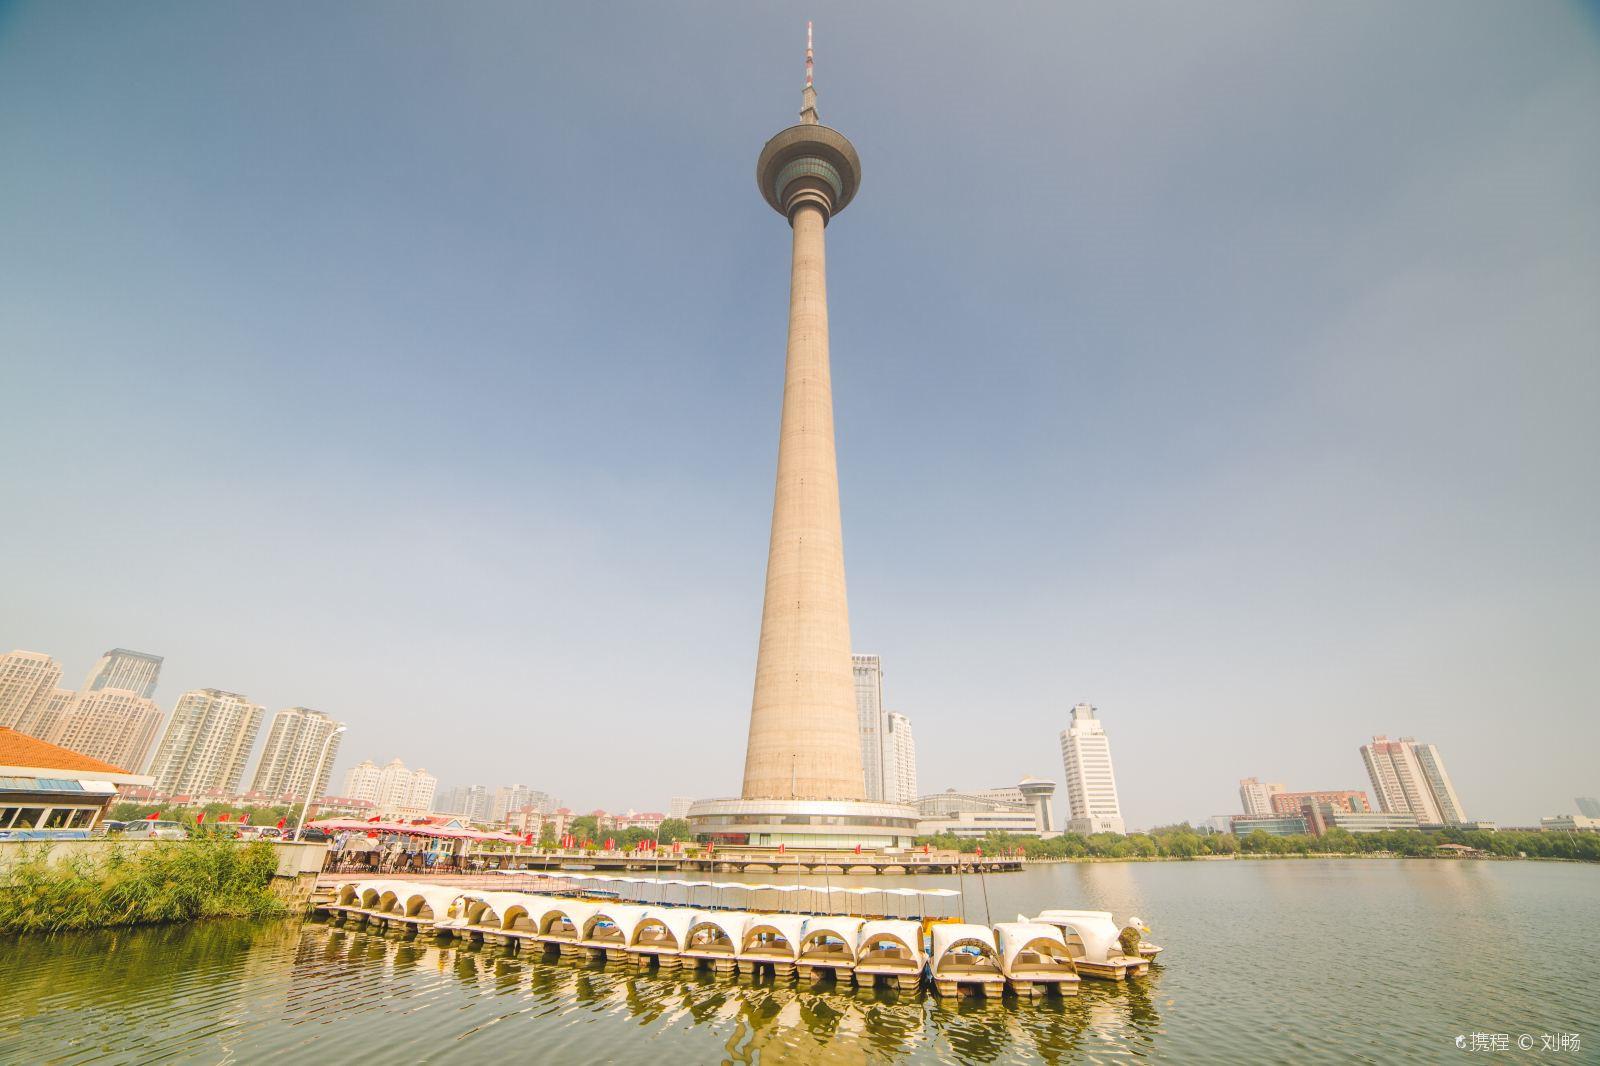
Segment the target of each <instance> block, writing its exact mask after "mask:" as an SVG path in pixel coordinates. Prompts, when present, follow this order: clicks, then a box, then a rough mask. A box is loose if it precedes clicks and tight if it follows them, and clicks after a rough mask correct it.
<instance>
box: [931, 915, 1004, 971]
mask: <svg viewBox="0 0 1600 1066" xmlns="http://www.w3.org/2000/svg"><path fill="white" fill-rule="evenodd" d="M964 943H972V944H975V945H977V946H981V947H984V948H987V949H988V951H989V954H990V955H992V956H994V957H995V958H996V959H998V958H999V957H1000V952H999V949H998V948H997V947H995V943H994V930H993V929H990V928H989V927H988V926H987V925H968V924H964V923H961V922H945V923H942V924H940V925H936V926H934V927H933V968H934V969H935V970H938V968H939V963H940V961H941V960H943V959H944V957H945V956H946V955H948V954H949V953H950V952H951V951H952V950H953V949H955V948H956V947H957V946H958V945H961V944H964Z"/></svg>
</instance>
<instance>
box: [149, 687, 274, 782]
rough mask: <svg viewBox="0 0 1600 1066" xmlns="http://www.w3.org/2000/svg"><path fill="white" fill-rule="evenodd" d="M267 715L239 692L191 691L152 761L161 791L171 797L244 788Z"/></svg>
mask: <svg viewBox="0 0 1600 1066" xmlns="http://www.w3.org/2000/svg"><path fill="white" fill-rule="evenodd" d="M262 713H263V709H262V708H261V707H259V706H258V705H256V704H254V703H251V702H250V701H249V700H248V699H246V698H245V697H243V696H241V695H239V694H238V693H237V692H223V691H221V690H220V689H214V688H202V689H195V690H193V691H191V692H185V693H184V694H183V695H182V696H181V697H180V698H179V700H178V705H177V706H176V707H174V708H173V710H172V720H171V721H170V722H168V723H167V732H166V734H165V735H164V736H163V737H162V738H161V746H160V747H158V748H157V749H156V757H155V758H154V759H153V760H151V762H150V770H149V773H150V776H152V777H154V778H155V779H156V781H155V787H156V789H157V790H158V791H161V792H165V793H167V794H169V795H175V794H180V793H181V794H185V795H194V794H195V793H199V792H212V791H216V792H237V791H239V782H240V781H241V780H242V779H243V778H244V764H245V761H246V760H247V759H249V758H250V749H251V747H253V746H254V744H255V742H256V733H257V732H258V731H260V729H261V716H262Z"/></svg>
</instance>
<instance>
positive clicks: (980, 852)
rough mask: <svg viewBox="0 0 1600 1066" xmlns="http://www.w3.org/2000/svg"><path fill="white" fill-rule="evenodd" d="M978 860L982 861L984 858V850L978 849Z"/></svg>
mask: <svg viewBox="0 0 1600 1066" xmlns="http://www.w3.org/2000/svg"><path fill="white" fill-rule="evenodd" d="M978 858H980V859H981V858H983V849H982V848H979V849H978Z"/></svg>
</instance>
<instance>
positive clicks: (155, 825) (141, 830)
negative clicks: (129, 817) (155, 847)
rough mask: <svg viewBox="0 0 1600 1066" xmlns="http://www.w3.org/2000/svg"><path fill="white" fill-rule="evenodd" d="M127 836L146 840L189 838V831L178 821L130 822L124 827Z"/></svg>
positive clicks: (123, 833) (123, 832) (124, 833)
mask: <svg viewBox="0 0 1600 1066" xmlns="http://www.w3.org/2000/svg"><path fill="white" fill-rule="evenodd" d="M122 835H123V836H125V837H138V838H142V839H146V840H188V839H189V831H188V830H187V829H185V828H184V827H183V826H182V825H180V824H179V823H177V822H151V821H142V820H141V821H137V822H129V823H127V824H126V825H125V826H123V828H122Z"/></svg>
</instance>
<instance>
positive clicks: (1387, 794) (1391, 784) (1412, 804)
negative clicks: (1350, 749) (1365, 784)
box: [1361, 736, 1467, 825]
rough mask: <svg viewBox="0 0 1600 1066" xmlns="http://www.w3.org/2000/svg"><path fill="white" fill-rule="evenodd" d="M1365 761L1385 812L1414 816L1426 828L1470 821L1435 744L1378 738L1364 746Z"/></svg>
mask: <svg viewBox="0 0 1600 1066" xmlns="http://www.w3.org/2000/svg"><path fill="white" fill-rule="evenodd" d="M1361 758H1362V761H1363V762H1365V763H1366V766H1367V775H1368V776H1369V777H1370V778H1371V779H1372V791H1373V793H1374V795H1376V796H1377V799H1378V807H1379V808H1380V809H1381V810H1383V811H1385V812H1388V813H1393V814H1411V815H1414V816H1415V817H1416V819H1417V822H1418V823H1419V824H1422V825H1440V824H1445V825H1457V824H1460V823H1461V822H1465V821H1466V820H1467V818H1466V814H1465V813H1464V812H1463V810H1462V807H1461V801H1460V799H1459V798H1458V797H1457V796H1456V790H1455V786H1454V785H1453V784H1451V782H1450V775H1449V774H1447V773H1446V772H1445V769H1444V760H1443V758H1442V757H1441V756H1440V755H1439V750H1438V749H1437V748H1436V747H1434V746H1433V745H1432V744H1418V743H1417V742H1416V739H1415V738H1414V737H1401V738H1400V739H1399V740H1390V739H1389V738H1388V737H1386V736H1375V737H1373V738H1372V743H1370V744H1363V745H1362V746H1361Z"/></svg>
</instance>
